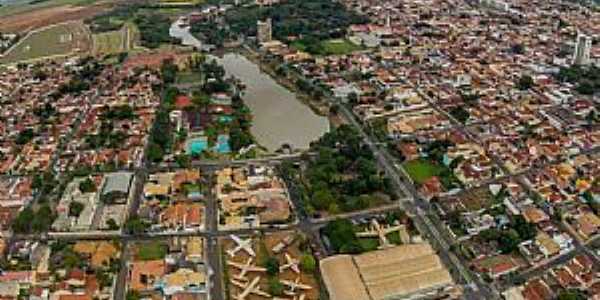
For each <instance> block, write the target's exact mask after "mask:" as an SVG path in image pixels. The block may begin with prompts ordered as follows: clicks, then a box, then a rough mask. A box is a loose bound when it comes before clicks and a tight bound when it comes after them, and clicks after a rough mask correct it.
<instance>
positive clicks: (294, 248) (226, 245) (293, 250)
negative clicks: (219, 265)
mask: <svg viewBox="0 0 600 300" xmlns="http://www.w3.org/2000/svg"><path fill="white" fill-rule="evenodd" d="M296 234H297V233H296V232H294V231H285V232H276V233H270V234H267V235H265V236H262V237H261V236H256V235H255V236H252V239H253V243H252V246H253V247H252V248H253V250H254V251H255V252H256V254H257V257H256V258H254V262H253V264H255V265H260V262H261V261H262V260H263V259H264V258H265V257H264V256H265V255H268V256H271V257H275V258H277V260H278V261H279V264H280V265H284V264H285V263H286V259H285V253H288V254H289V255H290V256H291V257H292V258H293V259H299V258H300V257H301V255H302V252H301V251H300V249H299V248H298V246H299V239H295V241H294V242H293V243H292V244H291V245H290V246H288V247H286V248H285V249H284V250H283V251H282V252H281V253H279V254H275V253H273V251H272V248H273V247H274V246H275V245H277V244H278V243H279V242H280V241H282V240H283V239H284V238H285V237H286V236H289V235H296ZM246 238H247V237H246ZM221 243H222V245H223V249H224V250H230V249H233V248H235V246H236V244H235V243H234V242H233V241H232V240H231V239H229V238H223V239H222V240H221ZM261 247H264V248H266V249H263V250H261V249H260V248H261ZM265 251H266V253H265ZM248 258H249V255H248V254H246V253H245V252H244V251H240V252H238V253H237V254H236V255H235V256H234V257H230V256H229V255H226V259H227V260H230V261H234V262H237V263H241V264H245V263H246V262H247V261H248ZM224 267H225V268H228V272H229V274H230V276H231V277H233V276H235V275H238V274H239V272H240V271H239V270H237V269H236V268H233V267H230V266H227V264H226V262H224ZM247 276H248V278H254V277H255V276H260V277H261V280H260V283H259V286H260V289H261V290H262V291H265V292H268V290H269V284H268V279H267V275H266V274H264V273H249V274H247ZM231 277H230V278H231ZM277 278H278V279H279V280H288V281H295V280H296V279H299V280H300V283H302V284H307V285H310V286H311V287H312V289H310V290H307V291H304V292H299V293H304V294H305V296H306V298H305V299H306V300H317V299H319V288H320V287H319V283H318V281H317V279H316V278H315V277H314V276H313V274H307V273H305V272H301V273H300V274H296V273H295V272H293V271H292V270H290V269H287V270H284V271H283V272H281V273H279V274H278V275H277ZM225 284H227V285H229V291H230V299H234V298H235V297H234V296H236V295H238V294H239V293H241V292H242V289H241V288H239V287H237V286H235V285H233V284H232V283H231V282H226V283H225ZM286 289H287V288H286ZM287 298H290V297H289V296H288V297H287ZM246 299H248V300H264V299H265V298H264V297H261V296H257V295H254V294H250V295H248V297H247V298H246ZM284 299H285V296H284Z"/></svg>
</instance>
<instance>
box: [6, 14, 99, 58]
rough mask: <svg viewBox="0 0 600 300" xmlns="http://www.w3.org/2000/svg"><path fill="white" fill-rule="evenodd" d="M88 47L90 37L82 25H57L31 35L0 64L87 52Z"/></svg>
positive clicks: (7, 54)
mask: <svg viewBox="0 0 600 300" xmlns="http://www.w3.org/2000/svg"><path fill="white" fill-rule="evenodd" d="M89 46H90V35H89V32H88V30H87V29H86V28H85V26H84V25H83V24H81V23H67V24H59V25H55V26H51V27H47V28H45V29H41V30H39V31H36V32H33V33H31V34H30V35H29V36H28V37H26V38H25V39H24V40H22V41H21V42H19V43H18V44H17V46H16V47H15V48H13V49H12V50H11V51H9V52H8V53H6V55H5V56H4V57H3V58H1V59H0V64H7V63H16V62H20V61H27V60H35V59H40V58H45V57H51V56H60V55H67V54H70V53H73V52H87V51H88V50H89Z"/></svg>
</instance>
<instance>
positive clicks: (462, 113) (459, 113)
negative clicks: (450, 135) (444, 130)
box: [450, 106, 470, 124]
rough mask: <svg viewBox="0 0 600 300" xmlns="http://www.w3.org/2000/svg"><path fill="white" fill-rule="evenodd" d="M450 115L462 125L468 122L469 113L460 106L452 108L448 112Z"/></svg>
mask: <svg viewBox="0 0 600 300" xmlns="http://www.w3.org/2000/svg"><path fill="white" fill-rule="evenodd" d="M450 115H451V116H452V117H454V118H455V119H456V120H457V121H459V122H461V123H463V124H465V123H467V120H469V117H470V114H469V111H468V110H466V109H465V108H464V107H462V106H457V107H455V108H453V109H452V110H451V111H450Z"/></svg>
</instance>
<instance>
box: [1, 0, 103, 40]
mask: <svg viewBox="0 0 600 300" xmlns="http://www.w3.org/2000/svg"><path fill="white" fill-rule="evenodd" d="M110 7H111V4H109V3H102V4H95V5H90V6H71V5H62V6H55V7H48V8H41V9H37V10H33V11H28V12H24V13H19V14H15V15H10V16H5V17H2V18H0V31H2V32H20V33H23V32H27V31H31V30H34V29H37V28H41V27H44V26H48V25H52V24H57V23H62V22H67V21H74V20H82V19H86V18H89V17H92V16H95V15H97V14H99V13H102V12H105V11H108V10H109V9H110Z"/></svg>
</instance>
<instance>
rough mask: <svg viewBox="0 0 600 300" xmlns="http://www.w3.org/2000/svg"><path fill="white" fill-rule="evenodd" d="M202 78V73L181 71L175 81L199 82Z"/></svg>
mask: <svg viewBox="0 0 600 300" xmlns="http://www.w3.org/2000/svg"><path fill="white" fill-rule="evenodd" d="M201 80H202V75H201V74H199V73H197V72H179V73H177V78H176V79H175V81H176V82H177V83H178V84H189V83H198V82H200V81H201Z"/></svg>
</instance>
